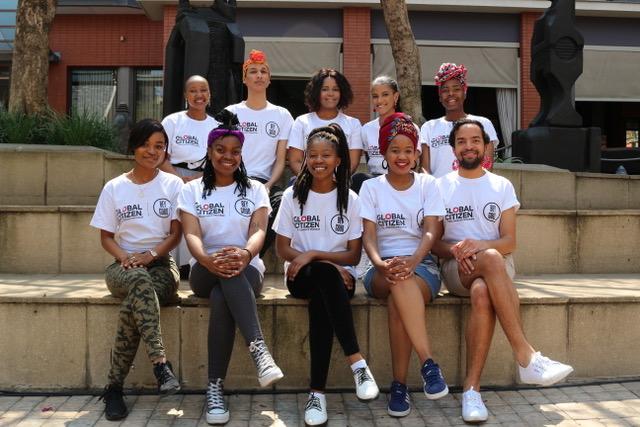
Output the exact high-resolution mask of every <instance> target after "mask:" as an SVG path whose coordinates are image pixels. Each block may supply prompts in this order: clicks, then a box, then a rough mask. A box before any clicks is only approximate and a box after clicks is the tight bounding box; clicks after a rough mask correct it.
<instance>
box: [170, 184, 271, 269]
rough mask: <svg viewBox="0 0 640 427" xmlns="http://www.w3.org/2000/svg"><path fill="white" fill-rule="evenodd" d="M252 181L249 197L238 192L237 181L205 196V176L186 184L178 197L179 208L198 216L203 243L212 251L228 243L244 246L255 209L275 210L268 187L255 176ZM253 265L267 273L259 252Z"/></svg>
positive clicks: (209, 251)
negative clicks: (203, 181) (203, 184)
mask: <svg viewBox="0 0 640 427" xmlns="http://www.w3.org/2000/svg"><path fill="white" fill-rule="evenodd" d="M250 182H251V187H250V188H247V195H246V196H245V197H241V196H240V194H238V192H237V191H236V183H235V182H234V183H233V184H231V185H227V186H224V187H219V186H216V188H215V190H213V191H211V194H210V195H208V196H207V197H206V198H203V197H202V188H203V187H202V178H198V179H194V180H193V181H189V182H188V183H187V184H185V185H184V187H183V189H182V192H181V193H180V197H179V198H178V210H179V211H184V212H187V213H190V214H191V215H193V216H195V217H196V218H198V220H199V221H200V230H201V232H202V244H203V246H204V250H205V251H206V252H207V253H208V254H212V253H214V252H216V251H219V250H220V249H222V248H224V247H225V246H236V247H239V248H244V246H245V245H246V244H247V240H249V223H250V222H251V215H253V212H254V211H256V210H258V209H260V208H263V207H266V208H267V211H268V212H271V205H270V204H269V195H268V194H267V189H266V188H265V186H264V185H263V184H262V183H260V182H259V181H255V180H253V179H252V180H250ZM192 261H193V260H192ZM251 265H253V266H254V267H255V268H256V269H258V271H259V272H260V274H264V263H263V262H262V260H261V259H260V257H259V256H258V255H257V254H256V256H254V257H253V259H252V260H251Z"/></svg>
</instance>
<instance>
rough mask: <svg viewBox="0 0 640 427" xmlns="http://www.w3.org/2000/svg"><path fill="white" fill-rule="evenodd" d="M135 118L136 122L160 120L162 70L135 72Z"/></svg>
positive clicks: (140, 70)
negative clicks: (148, 119)
mask: <svg viewBox="0 0 640 427" xmlns="http://www.w3.org/2000/svg"><path fill="white" fill-rule="evenodd" d="M134 111H135V113H134V114H135V116H134V120H135V121H136V122H137V121H139V120H142V119H146V118H151V119H156V120H162V70H161V69H154V70H149V69H138V70H136V98H135V110H134Z"/></svg>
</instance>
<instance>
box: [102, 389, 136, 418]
mask: <svg viewBox="0 0 640 427" xmlns="http://www.w3.org/2000/svg"><path fill="white" fill-rule="evenodd" d="M100 400H104V406H105V408H104V416H105V418H106V419H108V420H109V421H117V420H121V419H123V418H124V417H126V416H127V415H129V411H128V410H127V405H125V404H124V395H123V394H122V386H121V385H115V384H109V385H108V386H106V387H105V388H104V392H103V393H102V395H101V396H100V398H99V399H98V401H100Z"/></svg>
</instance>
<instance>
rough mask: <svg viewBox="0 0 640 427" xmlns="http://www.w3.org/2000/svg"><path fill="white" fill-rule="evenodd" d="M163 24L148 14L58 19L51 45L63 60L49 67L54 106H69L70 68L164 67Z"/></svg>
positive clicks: (52, 103) (52, 104) (53, 29)
mask: <svg viewBox="0 0 640 427" xmlns="http://www.w3.org/2000/svg"><path fill="white" fill-rule="evenodd" d="M162 25H163V23H162V22H154V21H150V20H149V19H148V18H147V17H146V16H144V15H58V16H56V17H55V19H54V21H53V26H52V29H51V32H50V35H49V37H50V40H49V46H50V48H51V50H52V51H54V52H60V53H61V55H62V60H61V61H60V63H59V64H51V66H50V67H49V104H50V105H51V107H52V108H53V109H55V110H57V111H60V112H65V111H67V108H68V107H69V99H68V98H69V92H70V88H69V84H70V83H69V68H70V67H119V66H132V67H133V66H136V67H161V66H162V62H163V58H164V49H163V42H162V40H163V39H162V37H163V26H162ZM121 37H124V40H123V41H121Z"/></svg>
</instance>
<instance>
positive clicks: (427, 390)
mask: <svg viewBox="0 0 640 427" xmlns="http://www.w3.org/2000/svg"><path fill="white" fill-rule="evenodd" d="M420 373H421V374H422V381H423V383H424V394H425V395H426V396H427V399H430V400H435V399H440V398H441V397H444V396H446V395H447V394H449V387H447V383H446V382H444V377H443V376H442V372H440V366H438V364H437V363H436V362H434V361H433V360H432V359H427V360H426V361H425V362H424V365H422V369H421V370H420Z"/></svg>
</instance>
